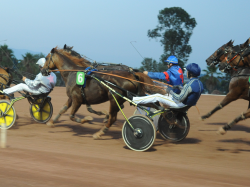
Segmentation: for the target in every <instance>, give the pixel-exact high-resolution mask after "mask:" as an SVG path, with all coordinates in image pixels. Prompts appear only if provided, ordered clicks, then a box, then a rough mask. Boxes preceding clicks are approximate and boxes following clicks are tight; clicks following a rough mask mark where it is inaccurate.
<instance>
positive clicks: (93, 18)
mask: <svg viewBox="0 0 250 187" xmlns="http://www.w3.org/2000/svg"><path fill="white" fill-rule="evenodd" d="M170 7H181V8H183V9H184V10H185V11H186V12H187V13H188V14H189V15H190V16H191V17H192V18H195V19H196V22H197V26H196V27H195V28H194V30H193V35H192V36H191V38H190V42H189V44H190V45H191V47H192V53H191V54H190V57H189V60H188V62H187V64H188V63H197V64H199V65H200V67H201V69H205V68H206V62H205V60H206V59H207V58H208V57H209V56H210V55H211V54H212V53H213V52H214V51H215V50H216V49H218V48H219V47H220V46H222V45H223V44H225V43H227V42H228V41H229V40H231V39H232V40H234V44H241V43H244V42H245V41H246V40H247V39H248V38H249V37H250V24H249V17H250V11H249V7H250V1H249V0H237V1H235V0H70V1H68V0H35V1H34V0H21V1H20V0H0V24H1V26H0V45H3V44H7V45H8V47H9V48H11V49H15V50H21V51H25V50H29V51H34V52H37V53H43V54H45V55H47V54H48V53H49V52H50V51H51V49H52V48H54V47H57V46H58V47H60V48H63V46H64V44H67V45H69V46H74V48H73V49H74V50H75V51H77V52H79V53H80V54H82V55H84V56H86V57H88V58H90V59H91V60H95V61H97V62H109V63H118V64H120V63H122V64H124V65H128V66H130V67H133V68H138V67H140V66H141V62H142V61H143V58H146V57H148V58H153V59H155V60H156V61H159V58H160V56H161V55H162V54H163V46H161V43H160V42H159V40H158V41H157V40H155V39H150V38H148V36H147V32H148V30H152V29H154V28H156V26H157V24H158V19H157V16H158V14H159V11H160V10H162V9H164V8H170ZM3 40H6V41H3ZM132 44H133V45H132ZM134 47H135V48H136V49H135V48H134ZM137 51H138V52H139V53H140V54H139V53H138V52H137Z"/></svg>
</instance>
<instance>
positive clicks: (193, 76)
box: [128, 63, 203, 108]
mask: <svg viewBox="0 0 250 187" xmlns="http://www.w3.org/2000/svg"><path fill="white" fill-rule="evenodd" d="M186 69H187V77H188V78H189V79H190V81H189V82H188V83H187V84H185V86H184V87H183V88H182V89H181V92H180V93H179V94H176V93H174V92H173V90H172V89H171V88H170V87H168V88H167V89H166V91H167V94H165V95H162V94H152V95H148V96H142V97H132V96H131V95H128V97H129V98H130V99H131V100H133V102H135V103H137V104H147V103H155V102H160V103H162V104H164V105H168V106H169V107H176V108H180V107H185V106H195V105H196V103H197V101H198V100H199V98H200V95H201V93H202V92H203V84H202V82H201V81H200V80H199V79H198V76H199V75H200V73H201V69H200V67H199V65H198V64H196V63H191V64H188V65H187V67H186Z"/></svg>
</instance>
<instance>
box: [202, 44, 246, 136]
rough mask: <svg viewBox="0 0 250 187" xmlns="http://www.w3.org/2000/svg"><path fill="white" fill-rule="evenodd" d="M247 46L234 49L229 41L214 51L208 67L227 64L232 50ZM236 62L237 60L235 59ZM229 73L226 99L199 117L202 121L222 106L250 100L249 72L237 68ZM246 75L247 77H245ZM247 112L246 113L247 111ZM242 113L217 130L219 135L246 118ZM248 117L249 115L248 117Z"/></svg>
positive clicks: (243, 45)
mask: <svg viewBox="0 0 250 187" xmlns="http://www.w3.org/2000/svg"><path fill="white" fill-rule="evenodd" d="M247 45H248V41H247V43H246V42H245V43H244V44H242V45H240V46H237V47H234V46H233V42H232V41H231V40H230V41H229V42H228V43H227V44H225V45H223V46H221V47H220V48H219V49H218V50H216V51H215V52H214V53H213V54H212V55H211V56H210V57H209V58H208V59H207V60H206V62H207V64H208V65H216V64H218V63H227V61H226V60H227V57H228V55H230V54H231V53H232V52H233V50H234V49H236V48H241V49H244V48H246V46H247ZM235 60H237V59H235ZM220 65H222V64H220ZM228 72H229V73H230V75H231V77H232V79H231V81H230V84H229V92H228V94H227V95H226V97H225V98H224V99H223V100H222V102H220V104H219V105H217V106H216V107H215V108H214V109H213V110H212V111H210V112H209V113H207V114H206V115H203V116H202V117H201V119H202V120H205V119H206V118H209V117H210V116H211V115H212V114H214V113H215V112H216V111H218V110H220V109H222V108H223V107H224V106H226V105H228V104H229V103H231V102H232V101H235V100H237V99H245V100H248V101H250V98H249V96H248V76H249V75H250V70H249V69H245V68H239V69H230V70H228ZM246 75H247V76H246ZM247 112H248V111H247ZM247 112H246V113H243V114H242V115H240V116H238V117H237V118H235V119H234V120H233V121H232V122H230V123H228V124H227V125H225V126H224V127H222V128H220V129H219V133H220V134H225V133H226V131H227V130H229V129H230V128H231V127H232V125H234V124H236V123H237V122H238V121H240V120H242V119H245V118H246V117H248V114H247ZM249 116H250V115H249Z"/></svg>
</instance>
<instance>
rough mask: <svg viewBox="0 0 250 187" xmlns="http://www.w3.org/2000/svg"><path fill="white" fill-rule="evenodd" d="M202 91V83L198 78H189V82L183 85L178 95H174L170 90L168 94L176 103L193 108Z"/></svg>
mask: <svg viewBox="0 0 250 187" xmlns="http://www.w3.org/2000/svg"><path fill="white" fill-rule="evenodd" d="M203 90H204V88H203V84H202V82H201V81H200V80H199V79H198V78H191V79H190V81H189V82H188V83H187V84H185V86H184V87H183V89H182V90H181V93H180V94H176V93H174V92H173V91H172V90H171V91H170V93H171V94H172V96H173V98H174V99H176V100H177V101H179V102H182V103H183V104H185V105H188V106H195V105H196V103H197V101H198V100H199V98H200V96H201V93H202V92H203Z"/></svg>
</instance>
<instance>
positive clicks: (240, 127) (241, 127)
mask: <svg viewBox="0 0 250 187" xmlns="http://www.w3.org/2000/svg"><path fill="white" fill-rule="evenodd" d="M206 125H218V126H224V125H226V123H206ZM202 131H206V130H202ZM207 131H213V130H207ZM214 131H217V130H214ZM230 131H244V132H247V133H250V127H246V126H244V125H240V124H236V125H234V126H233V127H232V129H230Z"/></svg>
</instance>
